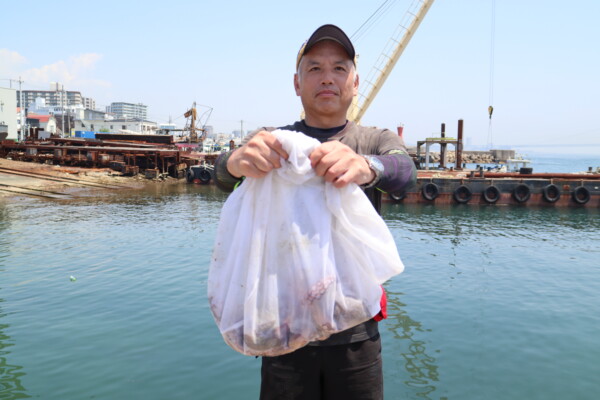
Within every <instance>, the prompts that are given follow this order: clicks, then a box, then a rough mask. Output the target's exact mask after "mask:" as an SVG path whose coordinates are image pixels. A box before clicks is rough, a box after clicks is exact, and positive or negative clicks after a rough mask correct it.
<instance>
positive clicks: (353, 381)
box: [260, 334, 383, 400]
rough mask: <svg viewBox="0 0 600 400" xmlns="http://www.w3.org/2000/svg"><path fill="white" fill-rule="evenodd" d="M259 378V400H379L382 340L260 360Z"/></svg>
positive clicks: (308, 348)
mask: <svg viewBox="0 0 600 400" xmlns="http://www.w3.org/2000/svg"><path fill="white" fill-rule="evenodd" d="M261 377H262V382H261V387H260V399H261V400H271V399H286V400H287V399H290V400H291V399H295V400H300V399H306V400H337V399H340V400H341V399H343V400H353V399H365V400H367V399H368V400H381V399H383V375H382V362H381V339H380V337H379V334H378V335H377V336H376V337H374V338H372V339H368V340H365V341H362V342H356V343H350V344H344V345H338V346H305V347H303V348H301V349H299V350H296V351H295V352H293V353H290V354H285V355H283V356H277V357H263V359H262V370H261Z"/></svg>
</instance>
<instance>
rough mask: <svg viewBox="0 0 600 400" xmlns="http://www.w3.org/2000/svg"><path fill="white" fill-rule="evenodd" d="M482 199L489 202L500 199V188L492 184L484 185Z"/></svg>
mask: <svg viewBox="0 0 600 400" xmlns="http://www.w3.org/2000/svg"><path fill="white" fill-rule="evenodd" d="M483 199H484V200H485V201H486V202H488V203H490V204H493V203H495V202H497V201H498V200H500V189H498V188H497V187H496V186H494V185H490V186H488V187H486V188H485V189H484V190H483Z"/></svg>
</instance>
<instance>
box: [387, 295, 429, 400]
mask: <svg viewBox="0 0 600 400" xmlns="http://www.w3.org/2000/svg"><path fill="white" fill-rule="evenodd" d="M386 292H387V294H388V306H387V307H388V318H387V321H386V323H385V326H386V327H387V328H388V330H389V331H390V332H392V334H393V336H394V339H397V340H395V341H394V342H393V343H390V345H391V346H393V349H391V350H392V352H391V353H389V354H390V355H393V358H401V359H402V360H403V362H404V369H405V370H406V373H407V374H408V376H409V379H407V380H405V381H404V384H405V385H406V387H407V388H411V389H412V390H413V391H411V394H410V395H408V396H406V398H414V396H416V397H418V398H424V399H429V398H430V395H431V394H432V393H433V392H434V391H435V390H436V386H435V384H436V382H438V380H439V373H438V366H437V365H436V359H435V357H433V356H432V355H430V354H428V352H427V346H426V342H425V341H423V340H420V339H418V336H419V333H422V332H425V331H426V329H424V328H423V327H422V325H421V323H420V322H418V321H415V320H413V319H412V318H411V317H410V316H409V315H408V314H407V312H406V311H405V308H406V304H404V303H402V302H401V301H400V296H401V295H402V294H403V293H399V292H393V291H390V290H389V289H388V288H386ZM398 347H400V349H398ZM398 350H399V353H400V354H394V352H395V351H398ZM386 353H388V351H387V349H386ZM390 358H391V357H390ZM401 375H402V376H405V375H406V374H401Z"/></svg>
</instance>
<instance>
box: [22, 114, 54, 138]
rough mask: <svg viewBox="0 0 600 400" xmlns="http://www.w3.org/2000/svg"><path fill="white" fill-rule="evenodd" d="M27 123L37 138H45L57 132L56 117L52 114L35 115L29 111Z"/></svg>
mask: <svg viewBox="0 0 600 400" xmlns="http://www.w3.org/2000/svg"><path fill="white" fill-rule="evenodd" d="M27 125H29V130H30V131H31V132H32V134H33V135H34V136H35V137H37V138H38V139H47V138H49V137H50V135H54V134H56V132H57V125H56V119H55V118H54V116H53V115H37V114H31V113H29V114H28V115H27Z"/></svg>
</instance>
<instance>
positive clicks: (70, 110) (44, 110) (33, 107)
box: [27, 97, 85, 118]
mask: <svg viewBox="0 0 600 400" xmlns="http://www.w3.org/2000/svg"><path fill="white" fill-rule="evenodd" d="M84 111H85V108H84V107H83V105H81V104H76V105H70V106H64V107H61V106H49V105H47V104H46V99H45V98H43V97H36V98H35V101H34V102H31V103H29V104H27V112H31V113H34V114H41V115H62V114H63V112H64V114H65V115H67V116H73V117H75V118H83V116H84Z"/></svg>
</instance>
